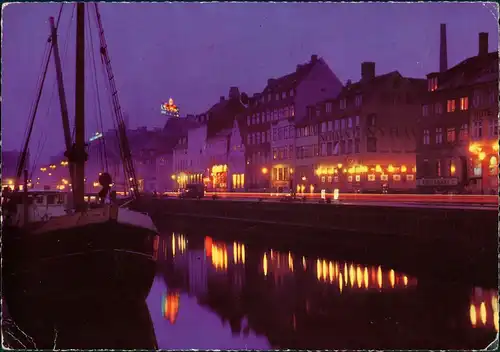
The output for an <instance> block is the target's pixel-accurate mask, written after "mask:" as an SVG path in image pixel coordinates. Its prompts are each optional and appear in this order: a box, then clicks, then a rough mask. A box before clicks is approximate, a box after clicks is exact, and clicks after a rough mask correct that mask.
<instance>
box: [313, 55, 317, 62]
mask: <svg viewBox="0 0 500 352" xmlns="http://www.w3.org/2000/svg"><path fill="white" fill-rule="evenodd" d="M316 61H318V55H311V63H315V62H316Z"/></svg>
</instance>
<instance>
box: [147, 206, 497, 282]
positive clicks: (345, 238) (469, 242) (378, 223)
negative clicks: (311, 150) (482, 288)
mask: <svg viewBox="0 0 500 352" xmlns="http://www.w3.org/2000/svg"><path fill="white" fill-rule="evenodd" d="M141 210H142V211H148V212H149V213H150V214H151V216H152V217H153V220H154V221H155V222H156V223H157V224H158V226H159V228H162V227H166V228H170V227H171V225H173V224H175V227H177V226H180V228H181V229H182V228H184V229H186V230H189V229H191V230H193V229H198V230H199V229H201V230H202V231H203V232H206V233H205V234H204V235H210V236H213V235H216V234H217V235H220V236H226V235H227V236H229V237H234V236H236V237H239V238H241V239H245V240H246V241H255V242H256V243H261V244H266V243H267V244H268V245H272V246H276V245H278V244H280V243H281V244H284V245H285V246H289V245H294V246H298V247H299V248H302V249H303V250H306V247H309V246H310V247H311V248H312V247H315V248H318V247H320V248H324V250H325V251H326V252H327V253H331V254H333V253H336V255H338V256H343V255H345V258H349V257H352V258H356V257H358V256H360V257H362V258H363V260H367V261H370V262H372V261H373V262H374V263H383V262H387V263H388V264H390V265H391V266H393V267H394V268H400V269H401V270H403V271H407V272H409V273H411V272H415V273H421V272H425V273H428V274H429V275H431V276H440V277H443V278H446V279H457V280H461V279H464V278H466V277H468V278H470V279H471V280H476V279H477V278H479V277H481V278H484V280H485V281H486V282H489V283H491V282H495V283H496V282H497V279H498V274H497V271H498V270H497V268H498V220H497V219H498V212H497V211H495V209H491V210H485V209H475V210H471V209H459V208H424V207H390V206H365V205H356V206H354V205H342V204H319V203H288V202H258V201H229V200H220V199H218V200H209V199H206V200H188V199H185V200H179V199H168V198H167V199H148V200H147V201H144V202H142V205H141ZM224 233H225V234H226V235H224ZM273 241H274V244H273V243H272V242H273ZM315 251H316V250H315ZM481 280H482V279H481Z"/></svg>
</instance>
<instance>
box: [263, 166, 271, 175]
mask: <svg viewBox="0 0 500 352" xmlns="http://www.w3.org/2000/svg"><path fill="white" fill-rule="evenodd" d="M261 171H262V173H263V174H264V175H266V174H267V172H268V171H269V170H267V167H263V168H262V170H261Z"/></svg>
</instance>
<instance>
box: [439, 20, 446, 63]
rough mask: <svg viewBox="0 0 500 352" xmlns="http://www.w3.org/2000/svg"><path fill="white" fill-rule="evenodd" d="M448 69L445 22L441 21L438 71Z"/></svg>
mask: <svg viewBox="0 0 500 352" xmlns="http://www.w3.org/2000/svg"><path fill="white" fill-rule="evenodd" d="M447 69H448V45H447V44H446V24H445V23H441V39H440V43H439V72H444V71H446V70H447Z"/></svg>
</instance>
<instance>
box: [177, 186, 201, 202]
mask: <svg viewBox="0 0 500 352" xmlns="http://www.w3.org/2000/svg"><path fill="white" fill-rule="evenodd" d="M204 196H205V187H204V186H203V185H202V184H198V183H190V184H187V185H186V188H185V189H182V190H181V191H180V193H179V198H190V199H201V198H203V197H204Z"/></svg>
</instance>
